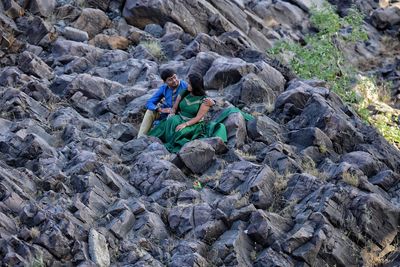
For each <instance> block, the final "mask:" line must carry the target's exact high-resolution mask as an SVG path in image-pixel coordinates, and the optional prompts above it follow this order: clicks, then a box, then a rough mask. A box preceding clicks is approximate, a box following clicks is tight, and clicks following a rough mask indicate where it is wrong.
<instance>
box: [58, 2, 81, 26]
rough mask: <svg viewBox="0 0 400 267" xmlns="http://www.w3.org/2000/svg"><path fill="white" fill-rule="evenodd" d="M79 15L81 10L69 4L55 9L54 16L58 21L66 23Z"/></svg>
mask: <svg viewBox="0 0 400 267" xmlns="http://www.w3.org/2000/svg"><path fill="white" fill-rule="evenodd" d="M80 14H81V9H80V8H78V7H76V6H73V5H70V4H66V5H62V6H60V7H57V8H56V11H55V15H56V16H57V18H58V19H60V20H65V21H68V22H72V21H74V20H76V19H77V18H78V17H79V15H80Z"/></svg>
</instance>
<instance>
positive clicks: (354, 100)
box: [268, 3, 400, 146]
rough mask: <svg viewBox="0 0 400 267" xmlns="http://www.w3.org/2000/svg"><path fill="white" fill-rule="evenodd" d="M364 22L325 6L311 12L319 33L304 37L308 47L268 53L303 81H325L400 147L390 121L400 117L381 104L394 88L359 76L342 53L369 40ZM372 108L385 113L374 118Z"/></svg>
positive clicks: (284, 46) (282, 46)
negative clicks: (358, 43)
mask: <svg viewBox="0 0 400 267" xmlns="http://www.w3.org/2000/svg"><path fill="white" fill-rule="evenodd" d="M363 19H364V16H363V14H362V13H361V12H360V11H358V10H357V9H356V8H354V7H353V8H351V9H349V12H348V15H347V16H346V17H344V18H341V17H339V15H338V14H337V13H336V12H335V10H334V8H333V7H332V6H331V5H330V4H328V3H325V5H324V6H323V7H322V8H320V9H316V8H313V9H311V17H310V22H311V25H312V26H313V27H314V28H315V29H316V33H314V34H308V35H307V36H305V38H304V41H305V45H302V44H300V43H296V42H286V41H284V42H279V43H277V44H276V46H275V47H274V48H273V49H271V50H270V51H268V53H269V54H270V55H271V56H273V57H278V58H279V59H280V60H281V61H284V62H286V63H288V64H289V65H290V66H291V67H292V69H293V70H294V71H295V73H296V74H297V75H298V76H299V77H301V78H304V79H314V78H317V79H321V80H324V81H326V82H327V83H328V87H329V88H330V89H331V90H332V91H334V92H335V93H337V94H338V95H339V96H340V97H341V98H342V99H343V100H344V101H346V102H347V103H351V104H353V105H354V107H355V109H356V111H357V112H358V114H359V115H360V117H361V118H362V119H363V120H364V121H365V122H367V123H370V124H372V125H373V126H375V127H376V128H377V130H378V131H379V132H380V133H381V134H382V135H383V136H384V137H385V138H386V139H387V140H388V141H389V142H392V143H394V144H397V145H398V146H400V128H399V125H397V124H395V123H393V122H392V119H391V118H392V117H393V116H394V117H396V116H399V115H398V114H395V112H393V111H391V110H390V109H388V108H387V107H386V106H387V105H386V106H385V105H384V103H383V104H381V103H380V101H383V102H386V103H388V102H389V101H390V88H391V85H390V84H388V83H382V82H378V81H377V80H376V79H373V78H365V77H360V76H357V71H356V69H355V68H354V67H353V66H351V64H349V63H348V62H347V60H346V57H345V55H344V53H343V52H342V51H343V48H342V47H343V46H344V45H349V44H352V43H354V42H357V41H364V40H367V38H368V36H367V33H366V32H365V30H364V29H363V27H362V25H363ZM378 103H379V104H378ZM371 105H373V106H377V105H381V106H383V110H382V111H380V113H379V115H375V114H372V112H371V111H370V110H369V107H370V106H371ZM379 108H380V107H379ZM388 110H389V111H388Z"/></svg>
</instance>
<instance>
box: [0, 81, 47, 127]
mask: <svg viewBox="0 0 400 267" xmlns="http://www.w3.org/2000/svg"><path fill="white" fill-rule="evenodd" d="M0 96H1V98H0V99H1V100H0V103H1V107H0V111H1V112H3V116H4V117H5V118H7V117H10V118H13V119H15V118H18V119H22V118H32V119H35V120H37V121H43V120H45V119H46V118H48V116H49V111H48V109H47V108H46V107H45V106H44V105H42V104H41V103H39V102H37V101H36V100H34V99H32V98H31V97H29V96H28V95H26V94H25V93H23V92H21V91H19V90H17V89H7V90H5V91H3V92H2V93H0Z"/></svg>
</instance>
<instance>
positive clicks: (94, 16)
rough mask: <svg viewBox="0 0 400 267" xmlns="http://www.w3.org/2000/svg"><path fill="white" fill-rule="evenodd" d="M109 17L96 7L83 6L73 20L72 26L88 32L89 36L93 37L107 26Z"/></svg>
mask: <svg viewBox="0 0 400 267" xmlns="http://www.w3.org/2000/svg"><path fill="white" fill-rule="evenodd" d="M109 24H110V19H109V18H108V17H107V15H106V14H105V13H104V12H103V11H101V10H98V9H93V8H85V9H83V10H82V13H81V14H80V15H79V17H78V19H77V20H76V21H75V22H74V27H75V28H77V29H80V30H82V31H85V32H87V33H88V35H89V38H93V37H94V36H95V35H96V34H98V33H100V32H101V31H102V30H103V29H104V28H106V27H108V25H109Z"/></svg>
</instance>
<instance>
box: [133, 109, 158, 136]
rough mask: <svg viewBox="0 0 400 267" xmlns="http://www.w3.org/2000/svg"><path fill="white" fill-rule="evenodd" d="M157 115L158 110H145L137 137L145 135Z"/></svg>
mask: <svg viewBox="0 0 400 267" xmlns="http://www.w3.org/2000/svg"><path fill="white" fill-rule="evenodd" d="M157 117H158V112H156V111H152V110H146V113H145V114H144V117H143V121H142V124H140V128H139V132H138V135H137V138H139V137H142V136H145V135H147V133H148V132H149V131H150V129H151V126H152V125H153V122H154V120H156V119H157Z"/></svg>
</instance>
